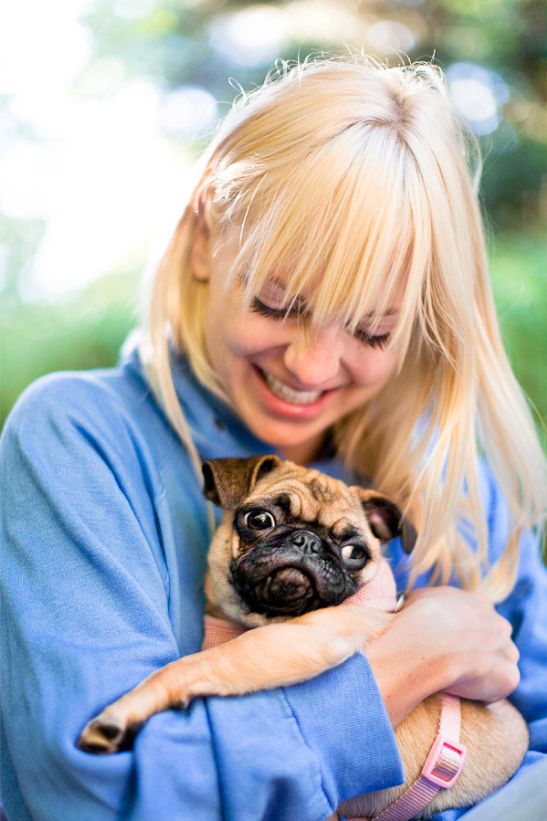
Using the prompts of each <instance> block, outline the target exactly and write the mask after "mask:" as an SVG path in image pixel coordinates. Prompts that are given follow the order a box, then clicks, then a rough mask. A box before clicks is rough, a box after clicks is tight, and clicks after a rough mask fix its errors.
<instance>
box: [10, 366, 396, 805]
mask: <svg viewBox="0 0 547 821" xmlns="http://www.w3.org/2000/svg"><path fill="white" fill-rule="evenodd" d="M112 381H113V380H110V383H111V382H112ZM110 383H109V384H106V382H101V380H100V379H99V378H95V377H93V375H90V376H87V377H86V378H81V377H74V376H66V377H56V378H54V379H48V380H46V381H43V382H41V383H40V384H38V385H35V386H34V387H33V388H32V389H31V391H30V392H29V393H27V394H26V396H25V397H24V398H23V400H22V401H21V402H20V403H19V405H18V407H17V408H16V409H15V412H14V413H13V415H12V417H11V419H10V421H9V422H8V423H7V425H6V428H5V431H4V434H3V437H2V445H1V448H2V453H1V457H2V462H1V465H2V488H3V515H2V528H3V539H2V542H3V591H2V593H3V603H4V607H3V610H4V614H3V615H4V625H5V634H6V640H5V641H4V642H3V679H2V680H3V690H2V695H1V699H2V702H1V703H2V711H3V719H4V721H3V726H4V733H5V736H4V738H3V744H2V749H3V755H2V767H3V770H4V773H3V775H4V785H3V786H4V790H3V800H4V802H5V806H6V810H7V813H8V816H9V817H10V820H13V821H18V819H29V818H30V817H32V818H33V819H51V818H56V817H64V818H82V819H86V818H87V819H95V818H99V817H100V818H101V819H105V821H106V819H109V818H119V817H120V816H123V817H125V818H128V819H150V818H158V817H162V818H180V819H184V818H189V819H190V818H195V817H196V812H198V813H199V817H200V819H203V821H207V819H211V821H213V819H214V820H215V821H216V819H218V818H220V817H225V818H227V819H237V821H245V819H253V818H257V817H261V818H264V819H272V821H273V819H276V821H281V820H282V819H287V821H289V819H293V818H301V819H303V821H304V819H306V821H308V819H309V820H310V821H312V819H313V820H314V821H315V820H317V821H321V819H324V818H327V817H328V816H330V815H331V813H332V811H333V809H334V808H335V807H336V806H337V804H338V803H339V802H340V801H342V800H344V798H347V797H349V796H350V795H355V794H357V793H359V792H361V791H364V790H373V789H378V788H380V787H384V786H388V785H392V784H395V783H399V782H400V780H401V779H402V773H401V765H400V759H399V755H398V751H397V749H396V745H395V741H394V736H393V733H392V730H391V728H390V724H389V720H388V717H387V714H386V712H385V709H384V706H383V703H382V700H381V697H380V695H379V692H378V689H377V687H376V684H375V681H374V678H373V675H372V673H371V670H370V667H369V666H368V663H367V662H366V660H365V659H364V658H363V657H362V656H360V655H357V656H355V657H354V658H352V659H350V660H349V661H348V662H347V663H345V664H344V665H341V666H340V667H339V668H337V669H335V670H331V671H329V672H328V673H326V674H324V675H322V676H319V677H318V678H316V679H314V680H313V681H309V682H305V683H303V684H301V685H297V686H295V687H289V688H287V689H286V690H275V691H272V692H269V693H258V694H255V695H250V696H245V697H241V698H233V699H222V698H209V699H199V700H197V701H196V702H195V703H194V704H192V705H191V706H190V708H189V709H188V710H187V711H169V712H167V713H164V714H161V715H158V716H156V717H154V718H153V719H152V720H151V721H150V722H149V723H148V724H147V726H146V727H145V728H144V730H143V731H142V733H141V734H140V735H139V737H138V738H137V740H136V743H135V747H134V750H132V751H131V752H124V753H121V754H119V755H116V756H112V757H108V758H105V757H98V756H91V755H89V754H87V753H84V752H82V751H80V750H78V749H77V747H76V746H75V741H76V739H77V737H78V735H79V733H80V731H81V729H82V727H83V726H84V724H85V723H86V721H87V720H88V719H89V718H90V716H91V715H93V714H94V713H96V712H97V711H98V710H100V709H101V708H102V707H103V706H105V705H106V704H107V703H109V701H112V700H113V699H115V698H116V697H118V696H119V695H121V694H122V693H123V692H125V691H127V690H128V689H129V688H131V687H132V686H134V685H135V684H136V683H137V682H138V681H140V680H141V679H142V678H143V677H144V676H146V675H147V674H148V673H150V672H151V671H152V670H154V669H157V668H158V667H160V666H162V665H164V664H166V663H168V662H169V661H172V660H173V659H175V658H177V657H178V656H179V655H180V647H181V646H185V645H186V646H188V645H189V644H193V646H194V649H197V648H198V647H199V645H200V642H201V635H200V634H198V633H197V631H196V629H195V625H196V624H198V618H199V615H200V614H199V610H200V608H201V606H202V599H201V597H200V591H199V588H198V585H197V579H198V578H199V572H198V571H200V572H202V571H203V566H204V550H202V549H201V548H199V549H198V548H197V547H196V545H195V544H194V543H193V542H189V543H188V542H187V543H185V544H182V543H180V542H179V541H178V539H177V538H174V537H173V532H171V531H172V528H173V526H174V525H173V522H171V521H170V520H169V517H168V516H167V515H166V505H165V494H164V490H163V489H162V488H161V487H160V485H159V484H158V476H157V473H158V467H157V465H156V464H155V457H154V452H152V451H149V450H148V438H150V439H151V440H154V441H155V440H156V438H157V437H158V436H160V435H161V432H160V431H159V430H158V429H157V428H154V427H153V425H152V413H153V414H155V417H156V419H157V418H158V414H157V410H156V409H154V410H153V411H150V417H148V416H146V413H147V411H146V406H147V405H146V403H147V402H148V403H149V404H150V401H151V400H150V399H148V398H147V397H146V395H141V394H139V395H135V396H130V397H129V400H130V401H129V402H128V403H126V404H124V403H122V402H120V395H119V394H120V392H119V390H118V388H116V386H115V385H112V384H110ZM124 389H127V386H125V388H124ZM128 408H130V409H131V412H130V413H129V411H128ZM137 413H138V414H143V416H142V419H141V422H142V424H141V422H139V424H138V425H136V423H135V420H134V418H133V416H132V415H134V414H137ZM165 436H166V442H167V441H168V442H169V448H167V447H166V450H169V451H170V453H171V455H172V463H171V465H170V471H171V473H170V475H171V476H179V475H183V476H189V475H191V473H190V472H189V467H188V462H187V460H186V457H185V455H184V452H183V450H182V449H180V451H176V448H175V445H174V440H173V439H172V436H171V434H170V433H169V434H167V433H166V434H165ZM167 436H169V439H167ZM187 481H188V480H187ZM191 482H193V485H195V484H196V483H195V480H193V479H192V480H191ZM193 485H192V487H190V485H189V486H188V488H187V489H186V492H182V491H183V488H181V492H180V493H178V496H179V498H180V500H181V505H182V510H183V511H186V513H185V514H184V515H186V516H187V517H189V521H190V520H191V521H194V520H197V521H198V522H202V526H203V527H204V528H205V515H204V509H203V507H204V506H203V502H202V501H201V500H200V502H199V504H200V505H201V508H198V507H197V504H198V502H197V501H194V502H192V499H193V500H197V499H198V498H200V492H199V489H197V488H194V489H193ZM177 492H178V491H177ZM193 504H195V509H194V508H193V507H192V505H193ZM167 507H168V508H169V506H167ZM168 512H169V511H168ZM199 527H200V525H199V524H198V525H194V531H197V529H198V528H199ZM170 528H171V530H170ZM167 557H169V561H168V559H167ZM177 561H178V565H179V571H178V572H179V575H176V574H175V572H174V571H173V567H174V563H175V562H177ZM169 562H171V564H169ZM168 568H169V570H168ZM177 624H180V631H179V629H178V628H176V627H175V625H177ZM185 625H188V627H187V630H186V632H185ZM192 625H194V626H193V627H192ZM188 631H190V632H188ZM192 631H193V632H192ZM194 633H195V635H194Z"/></svg>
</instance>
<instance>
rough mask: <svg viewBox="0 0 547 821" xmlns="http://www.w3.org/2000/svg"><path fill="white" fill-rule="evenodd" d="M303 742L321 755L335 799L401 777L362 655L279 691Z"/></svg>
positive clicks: (326, 785)
mask: <svg viewBox="0 0 547 821" xmlns="http://www.w3.org/2000/svg"><path fill="white" fill-rule="evenodd" d="M284 692H285V696H286V698H287V701H288V703H289V706H290V708H291V710H292V712H293V714H294V716H295V718H296V721H297V723H298V726H299V728H300V732H301V733H302V736H303V738H304V741H305V742H306V744H307V745H308V746H309V747H311V749H313V750H315V751H316V752H317V754H318V755H320V756H321V762H320V764H321V778H322V784H323V790H324V792H325V795H326V797H327V800H328V801H329V803H330V805H331V807H332V808H333V810H334V809H335V808H336V807H337V806H338V804H339V803H340V802H341V801H345V800H347V799H348V798H354V797H355V796H357V795H361V794H363V793H366V792H373V791H374V790H381V789H386V788H388V787H394V786H397V785H398V784H401V783H402V782H403V781H404V773H403V765H402V761H401V756H400V754H399V748H398V747H397V742H396V740H395V733H394V732H393V728H392V726H391V722H390V720H389V717H388V714H387V711H386V708H385V705H384V702H383V699H382V696H381V694H380V691H379V689H378V686H377V684H376V680H375V678H374V675H373V673H372V669H371V667H370V665H369V663H368V660H367V658H366V657H365V656H364V655H363V654H362V653H356V654H355V655H354V656H352V657H351V658H350V659H348V661H346V662H344V663H343V664H341V665H339V666H338V667H335V668H333V669H332V670H328V671H327V672H326V673H323V674H321V675H320V676H317V677H316V678H314V679H311V680H310V681H304V682H302V683H301V684H296V685H293V686H292V687H288V688H285V689H284Z"/></svg>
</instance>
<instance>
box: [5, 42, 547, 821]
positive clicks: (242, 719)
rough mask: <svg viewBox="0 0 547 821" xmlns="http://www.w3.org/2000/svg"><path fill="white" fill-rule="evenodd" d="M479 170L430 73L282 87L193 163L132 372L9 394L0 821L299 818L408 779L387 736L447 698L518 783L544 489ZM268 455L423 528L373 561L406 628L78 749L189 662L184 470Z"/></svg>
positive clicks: (542, 708)
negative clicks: (490, 255) (513, 735)
mask: <svg viewBox="0 0 547 821" xmlns="http://www.w3.org/2000/svg"><path fill="white" fill-rule="evenodd" d="M470 168H471V171H470ZM477 174H478V165H477V156H476V152H475V146H474V143H473V140H472V139H471V138H470V137H469V136H468V135H466V132H465V129H464V127H463V126H462V124H461V123H460V122H459V121H458V118H457V116H456V115H455V113H454V110H453V108H452V107H451V105H450V102H449V99H448V97H447V93H446V90H445V86H444V82H443V78H442V75H441V72H440V71H439V70H438V69H437V68H435V67H433V66H430V65H416V66H404V67H395V68H385V67H382V66H379V65H376V64H372V63H370V62H367V61H366V60H363V59H360V58H359V59H356V60H348V61H338V60H334V61H317V62H314V61H309V62H307V63H305V64H303V65H299V66H295V67H293V68H292V69H288V68H287V67H285V68H284V69H283V70H281V72H279V76H277V77H276V78H274V79H271V80H270V81H268V82H267V83H266V84H265V85H264V87H263V88H261V89H259V90H257V91H256V92H254V93H253V94H251V95H250V96H249V97H248V98H244V99H242V100H241V101H240V103H239V104H238V105H237V106H236V107H235V108H234V110H233V112H232V113H231V114H230V115H229V116H228V117H227V119H226V120H225V122H224V123H223V124H222V126H221V128H220V130H219V133H218V135H217V137H216V138H215V139H214V140H213V143H212V145H211V147H210V149H209V151H208V152H207V155H206V156H205V157H204V159H203V163H202V166H201V169H200V172H199V175H198V181H197V184H196V187H195V190H194V192H193V194H192V197H191V199H190V201H189V203H188V205H187V207H186V209H185V211H184V213H183V215H182V218H181V220H180V223H179V225H178V227H177V229H176V231H175V234H174V237H173V240H172V242H171V245H170V247H169V249H168V251H167V253H166V255H165V258H164V260H163V262H162V264H161V266H160V269H159V271H158V273H157V277H156V279H155V282H154V287H153V292H152V295H151V300H150V312H149V318H148V322H147V323H146V327H145V328H144V329H143V333H142V336H141V343H140V348H139V350H138V351H137V350H132V351H129V353H128V354H127V356H126V357H125V359H124V361H123V362H122V364H121V365H120V367H118V368H116V369H114V370H110V371H102V372H94V373H87V374H62V375H56V376H51V377H48V378H46V379H43V380H40V381H39V382H38V383H37V384H35V385H34V386H33V387H31V388H30V389H29V390H28V391H27V392H26V393H25V395H24V397H23V398H22V399H21V400H20V402H19V403H18V405H17V406H16V408H15V410H14V411H13V413H12V416H11V418H10V421H9V422H8V424H7V426H6V429H5V432H4V435H3V440H2V466H3V471H4V477H3V483H2V486H3V490H4V504H5V510H6V514H5V516H4V523H5V533H4V544H5V551H4V574H3V575H4V585H5V591H4V603H5V608H4V610H5V623H6V627H7V631H6V632H7V640H6V641H5V643H4V648H5V650H4V682H5V690H4V693H3V695H2V707H3V710H4V720H5V739H4V750H3V756H2V766H3V769H4V779H5V787H4V802H5V807H6V812H7V815H8V818H9V819H10V821H12V819H14V820H16V821H18V820H19V819H28V818H47V819H53V818H63V819H76V818H88V819H99V818H100V819H110V818H112V819H113V818H120V817H123V818H131V819H160V818H161V819H175V818H176V819H195V818H199V819H200V821H201V820H202V819H203V821H207V820H209V819H210V821H213V819H219V818H221V817H222V818H226V819H234V821H245V819H259V818H260V819H275V821H281V820H282V819H287V821H289V819H290V821H294V819H299V821H320V820H321V819H326V818H328V817H330V816H331V815H332V813H333V812H334V811H335V810H336V807H337V806H338V805H339V803H340V802H341V801H343V800H344V799H347V798H349V797H351V796H354V795H356V794H359V793H363V792H366V791H371V790H376V789H380V788H384V787H389V786H392V785H395V784H397V783H400V782H401V780H402V771H401V763H400V758H399V754H398V751H397V748H396V744H395V740H394V734H393V727H394V726H397V724H398V723H399V722H400V721H401V720H402V718H403V717H404V716H405V715H406V714H407V713H408V712H409V711H410V710H411V709H412V708H413V706H415V705H416V704H417V703H418V702H419V701H421V700H422V699H423V698H425V697H426V696H427V695H429V694H430V693H433V692H437V691H440V690H447V691H449V692H451V693H454V694H457V695H461V696H466V697H469V698H473V699H481V700H486V701H493V700H496V699H498V698H501V697H504V696H507V695H509V694H510V693H513V699H514V702H515V704H516V705H517V706H518V707H519V709H520V710H521V711H522V712H523V714H524V715H525V717H526V719H527V720H528V721H529V722H530V730H531V745H532V747H533V748H534V749H535V750H536V751H537V752H533V751H532V752H530V753H529V754H528V756H527V759H526V763H530V762H532V761H533V760H534V758H540V753H539V752H538V751H540V750H542V749H543V750H545V749H547V729H546V727H547V687H545V662H546V656H547V636H546V626H547V596H545V595H544V594H545V592H546V591H547V582H546V573H545V570H544V569H543V566H542V564H541V561H540V557H539V552H538V546H537V541H536V540H535V539H534V537H533V535H532V533H533V530H532V529H533V528H535V527H537V526H538V525H539V523H540V520H541V514H542V510H541V504H542V502H543V500H544V496H543V495H542V494H543V488H544V487H545V485H544V467H543V461H542V455H541V452H540V448H539V445H538V442H537V439H536V436H535V433H534V428H533V424H532V421H531V417H530V414H529V412H528V409H527V406H526V402H525V401H524V399H523V397H522V394H521V392H520V390H519V387H518V385H517V383H516V382H515V379H514V377H513V375H512V373H511V370H510V367H509V365H508V362H507V358H506V356H505V353H504V351H503V347H502V344H501V341H500V336H499V331H498V326H497V322H496V317H495V312H494V307H493V302H492V295H491V291H490V285H489V283H488V276H487V263H486V258H485V251H484V240H483V231H482V226H481V219H480V214H479V208H478V205H477V197H476V179H477ZM271 452H275V453H278V454H280V455H282V456H285V457H288V458H290V459H292V460H294V461H296V462H299V463H302V464H314V465H316V466H318V467H320V468H321V469H322V470H325V471H327V472H329V473H331V474H332V475H336V476H339V477H340V478H346V479H348V480H349V479H355V477H356V476H357V477H361V479H362V481H369V482H372V483H373V485H374V486H376V487H378V488H379V489H380V490H382V491H383V492H385V493H386V494H388V495H389V496H390V497H392V498H393V499H394V500H396V501H397V503H398V504H399V505H400V506H402V508H403V509H404V510H405V512H407V513H408V515H409V516H410V517H411V519H412V521H413V522H414V523H415V525H416V527H417V530H418V533H419V539H418V543H417V545H416V548H415V550H414V551H413V554H412V557H411V558H408V557H406V556H405V555H404V554H403V553H402V550H401V547H400V544H399V542H398V541H393V542H391V543H390V545H389V558H390V561H391V564H392V567H393V570H394V573H395V575H396V579H397V584H398V587H399V589H400V590H403V589H406V590H407V591H408V594H409V595H408V598H407V604H406V606H405V607H404V608H403V609H402V610H401V611H400V612H399V613H398V614H397V615H396V616H394V618H393V621H392V626H391V627H390V629H389V630H388V631H387V632H386V633H385V634H384V636H383V637H382V638H381V639H380V640H379V641H377V642H376V643H375V644H374V645H372V646H371V647H370V648H368V649H367V655H366V656H365V655H362V654H360V655H357V656H354V657H353V658H352V659H350V660H349V661H348V662H346V663H344V664H342V665H340V667H338V668H336V669H334V670H331V671H330V672H328V673H326V674H325V675H323V676H320V677H318V678H316V679H314V680H311V681H308V682H305V683H303V684H301V685H298V686H296V687H288V688H284V689H282V690H275V691H271V692H267V693H259V694H256V695H251V696H246V697H242V698H233V699H218V698H210V699H201V700H198V701H196V702H194V703H193V704H192V706H191V707H190V709H189V710H187V711H170V712H168V713H164V714H160V715H157V716H155V717H154V718H153V719H152V720H151V721H150V722H149V723H148V724H147V725H146V727H145V729H144V730H143V732H142V733H141V734H140V736H139V737H138V739H137V741H136V744H135V747H134V749H133V750H131V751H126V752H124V753H121V754H119V755H117V756H113V757H107V758H103V757H94V756H90V755H89V754H86V753H84V752H82V751H80V750H79V749H77V748H76V746H75V740H76V739H77V737H78V735H79V733H80V731H81V729H82V727H83V726H84V724H85V723H86V721H87V720H88V719H89V717H90V716H91V715H94V714H96V713H97V712H98V711H99V710H100V709H101V708H102V707H103V706H104V705H105V704H107V703H109V702H111V701H113V700H114V699H115V698H117V697H118V696H119V695H121V694H122V693H124V692H126V691H127V690H128V689H130V688H131V687H133V686H134V685H135V684H136V683H137V682H138V681H140V680H141V679H142V678H143V676H144V675H146V674H147V673H149V672H151V671H152V670H154V669H156V668H158V667H160V666H162V665H164V664H166V663H167V662H169V661H171V660H173V659H175V658H176V657H178V656H180V655H184V654H187V653H191V652H194V651H196V650H198V649H199V647H200V643H201V638H202V615H203V595H202V592H201V585H202V580H203V575H204V571H205V561H206V552H207V546H208V539H209V534H210V528H211V526H212V524H213V522H212V519H211V512H212V511H211V510H208V509H207V505H206V502H205V500H204V498H203V496H202V493H201V485H200V463H201V461H202V460H203V459H209V458H215V457H223V456H250V455H255V454H258V453H271ZM448 585H450V586H448ZM542 591H543V597H542ZM494 604H496V605H497V607H496V608H495V607H494ZM511 629H513V631H514V632H513V636H512V638H511ZM517 647H518V650H517ZM519 651H520V654H521V659H520V676H521V677H522V678H521V681H520V684H519V667H518V666H517V661H518V655H519ZM515 688H516V689H515ZM495 754H496V753H495V751H493V755H495ZM538 766H540V765H538ZM533 771H536V772H537V766H536V767H532V768H531V769H530V772H533ZM526 777H527V774H526V773H524V774H523V773H519V774H518V775H517V776H516V778H515V781H514V783H515V784H517V785H518V783H521V784H522V783H524V779H525V778H526ZM519 779H520V781H519ZM506 789H507V790H508V789H509V787H508V788H506ZM502 792H503V791H502ZM532 792H533V791H531V790H530V789H527V794H528V795H530V794H531V793H532ZM500 795H501V793H500ZM519 800H521V799H520V798H519ZM504 806H508V804H504ZM473 812H477V810H475V811H473ZM530 813H532V811H530ZM439 817H440V816H439ZM442 817H443V818H444V819H448V818H451V819H452V818H454V817H456V815H455V814H454V813H447V814H445V815H444V816H442ZM481 817H485V818H488V817H490V818H491V817H492V816H491V815H490V816H489V815H488V814H487V815H485V816H481ZM496 817H500V818H501V817H502V815H501V814H500V812H499V810H496ZM512 817H513V818H515V817H517V816H516V815H515V814H514V813H513V816H512ZM520 817H523V816H520ZM526 817H527V818H528V819H530V818H533V817H534V816H533V813H532V814H528V815H527V816H526ZM538 817H539V816H538Z"/></svg>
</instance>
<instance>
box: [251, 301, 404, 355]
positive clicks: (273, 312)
mask: <svg viewBox="0 0 547 821" xmlns="http://www.w3.org/2000/svg"><path fill="white" fill-rule="evenodd" d="M251 311H253V312H254V313H257V314H260V315H261V316H265V317H267V318H268V319H286V318H289V317H291V316H294V315H297V316H302V314H303V313H304V312H303V311H298V310H295V311H288V312H287V310H286V309H285V308H270V307H268V305H265V304H264V303H263V302H261V301H260V300H259V299H258V298H257V297H255V298H254V299H253V304H252V305H251ZM354 335H355V338H356V339H358V340H359V342H362V343H363V345H368V346H369V347H370V348H379V349H380V350H381V349H383V348H385V346H386V345H387V343H388V341H389V337H390V334H389V333H387V334H379V335H378V336H371V335H370V334H368V333H367V332H366V331H360V330H359V329H357V330H356V331H355V334H354Z"/></svg>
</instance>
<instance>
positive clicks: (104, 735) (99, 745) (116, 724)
mask: <svg viewBox="0 0 547 821" xmlns="http://www.w3.org/2000/svg"><path fill="white" fill-rule="evenodd" d="M141 727H142V722H135V723H133V724H126V722H125V721H123V720H122V719H120V718H117V717H115V716H113V715H109V714H108V713H107V712H104V713H101V714H100V715H98V716H97V717H96V718H92V719H91V721H89V722H88V723H87V724H86V726H85V727H84V729H83V730H82V733H81V735H80V737H79V739H78V741H77V742H76V746H77V747H78V748H79V749H80V750H84V752H86V753H94V754H95V755H108V754H111V753H119V752H122V751H124V750H130V749H132V747H133V740H134V738H135V736H136V735H137V733H138V731H139V730H140V728H141Z"/></svg>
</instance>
